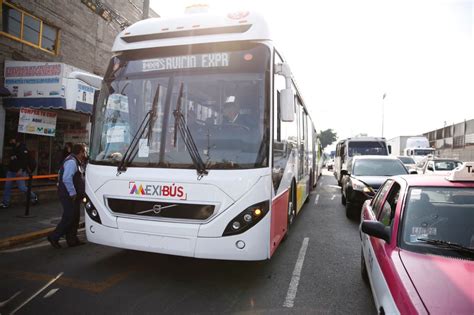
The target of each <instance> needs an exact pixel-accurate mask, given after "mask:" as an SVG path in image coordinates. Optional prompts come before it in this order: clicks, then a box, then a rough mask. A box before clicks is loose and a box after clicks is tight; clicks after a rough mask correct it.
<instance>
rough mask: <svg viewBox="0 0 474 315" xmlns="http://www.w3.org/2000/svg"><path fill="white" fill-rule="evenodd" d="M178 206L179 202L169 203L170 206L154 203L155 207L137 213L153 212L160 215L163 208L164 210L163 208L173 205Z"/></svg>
mask: <svg viewBox="0 0 474 315" xmlns="http://www.w3.org/2000/svg"><path fill="white" fill-rule="evenodd" d="M177 206H178V205H177V204H173V205H168V206H162V205H160V204H158V203H157V204H155V205H153V208H151V209H148V210H144V211H140V212H137V214H146V213H150V212H153V213H154V214H156V215H158V214H160V213H161V210H163V209H167V208H172V207H177Z"/></svg>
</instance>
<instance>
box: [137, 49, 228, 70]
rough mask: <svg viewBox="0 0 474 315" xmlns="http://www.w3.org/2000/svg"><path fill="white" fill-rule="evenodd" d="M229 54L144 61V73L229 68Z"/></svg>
mask: <svg viewBox="0 0 474 315" xmlns="http://www.w3.org/2000/svg"><path fill="white" fill-rule="evenodd" d="M229 59H230V58H229V54H228V53H213V54H202V55H189V56H175V57H166V58H157V59H149V60H144V61H143V69H142V70H143V71H159V70H177V69H192V68H220V67H228V66H229Z"/></svg>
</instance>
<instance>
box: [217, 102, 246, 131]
mask: <svg viewBox="0 0 474 315" xmlns="http://www.w3.org/2000/svg"><path fill="white" fill-rule="evenodd" d="M222 114H223V117H222V123H223V124H226V125H240V126H244V127H247V129H250V128H251V127H252V123H251V121H250V119H249V117H248V115H242V114H241V113H240V104H239V103H238V102H237V100H236V99H235V96H229V97H228V98H227V100H226V102H225V103H224V105H223V108H222Z"/></svg>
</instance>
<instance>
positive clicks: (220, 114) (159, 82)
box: [84, 12, 318, 260]
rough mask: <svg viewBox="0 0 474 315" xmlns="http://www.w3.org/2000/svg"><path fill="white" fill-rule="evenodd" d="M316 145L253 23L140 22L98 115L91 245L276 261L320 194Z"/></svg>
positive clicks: (258, 23) (262, 26)
mask: <svg viewBox="0 0 474 315" xmlns="http://www.w3.org/2000/svg"><path fill="white" fill-rule="evenodd" d="M317 143H318V142H317V137H316V134H315V128H314V124H313V123H312V120H311V118H310V117H309V115H308V111H307V109H306V107H305V105H304V103H303V99H302V97H301V94H300V93H299V92H298V89H297V87H296V85H295V83H294V81H293V78H292V76H291V72H290V69H289V66H288V64H287V63H285V61H284V60H283V59H282V57H281V56H280V54H279V53H278V51H277V50H276V48H275V46H274V43H273V42H272V40H271V39H270V36H269V33H268V29H267V25H266V23H265V22H264V20H263V19H262V18H261V17H260V16H259V15H256V14H254V13H250V12H237V13H232V14H229V15H226V16H220V15H212V14H208V13H201V14H193V15H189V16H183V17H179V18H168V19H166V18H159V19H147V20H143V21H140V22H138V23H136V24H134V25H132V26H130V27H128V28H127V29H125V30H124V31H123V32H121V33H120V34H119V35H118V36H117V38H116V40H115V42H114V45H113V57H112V59H111V61H110V64H109V66H108V70H107V72H106V75H105V77H104V81H103V83H102V87H101V92H100V95H99V97H98V99H97V102H96V104H95V110H94V114H93V126H92V139H91V150H90V151H91V152H90V161H89V165H88V167H87V174H86V197H85V198H84V202H85V209H86V213H87V214H86V231H87V238H88V240H89V241H90V242H94V243H98V244H103V245H108V246H114V247H119V248H127V249H134V250H142V251H149V252H156V253H165V254H172V255H181V256H189V257H197V258H210V259H229V260H264V259H269V258H270V257H271V256H272V254H273V253H274V251H275V250H276V248H277V247H278V245H279V244H280V242H281V241H282V240H283V239H284V237H285V235H287V234H288V231H289V228H290V226H291V224H292V222H293V219H294V218H295V217H296V215H297V214H298V212H299V211H300V210H301V208H302V206H303V203H304V202H305V200H306V199H307V198H308V196H309V192H310V190H311V189H312V187H313V186H314V184H315V181H316V179H317V173H318V171H317V170H315V169H314V168H315V167H316V165H318V161H316V158H317V156H318V154H317Z"/></svg>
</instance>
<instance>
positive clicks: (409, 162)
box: [397, 156, 416, 170]
mask: <svg viewBox="0 0 474 315" xmlns="http://www.w3.org/2000/svg"><path fill="white" fill-rule="evenodd" d="M397 158H398V159H399V160H400V161H402V163H403V165H405V167H406V168H407V169H408V170H416V162H415V160H414V159H413V158H412V157H411V156H397Z"/></svg>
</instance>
